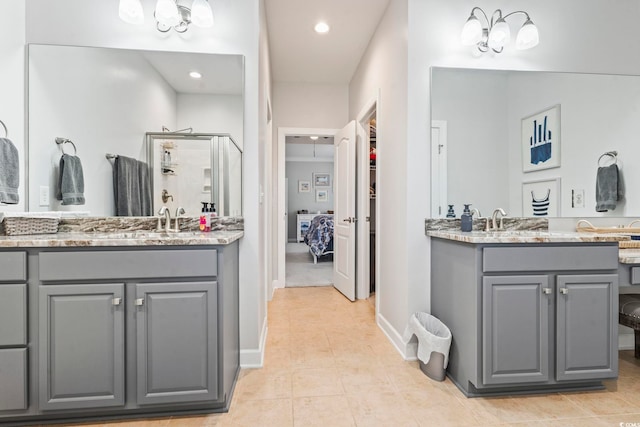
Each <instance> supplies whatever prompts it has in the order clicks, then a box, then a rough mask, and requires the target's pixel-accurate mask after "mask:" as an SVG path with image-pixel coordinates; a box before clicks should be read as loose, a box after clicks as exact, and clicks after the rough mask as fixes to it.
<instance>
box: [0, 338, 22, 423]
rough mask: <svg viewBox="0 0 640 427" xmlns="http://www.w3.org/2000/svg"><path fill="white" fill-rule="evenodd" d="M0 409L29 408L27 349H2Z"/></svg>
mask: <svg viewBox="0 0 640 427" xmlns="http://www.w3.org/2000/svg"><path fill="white" fill-rule="evenodd" d="M0 396H2V399H0V411H12V410H20V409H27V349H26V348H9V349H4V350H0Z"/></svg>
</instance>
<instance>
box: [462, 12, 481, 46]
mask: <svg viewBox="0 0 640 427" xmlns="http://www.w3.org/2000/svg"><path fill="white" fill-rule="evenodd" d="M460 40H461V41H462V44H463V45H465V46H473V45H475V44H478V42H480V41H481V40H482V24H481V23H480V21H479V20H478V18H476V16H475V15H471V16H470V17H469V19H467V22H466V23H465V24H464V27H462V33H461V34H460Z"/></svg>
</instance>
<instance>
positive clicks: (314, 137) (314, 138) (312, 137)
mask: <svg viewBox="0 0 640 427" xmlns="http://www.w3.org/2000/svg"><path fill="white" fill-rule="evenodd" d="M309 138H311V139H312V140H314V141H315V140H317V139H318V137H317V136H310V137H309Z"/></svg>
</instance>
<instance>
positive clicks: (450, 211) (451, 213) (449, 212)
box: [447, 205, 456, 218]
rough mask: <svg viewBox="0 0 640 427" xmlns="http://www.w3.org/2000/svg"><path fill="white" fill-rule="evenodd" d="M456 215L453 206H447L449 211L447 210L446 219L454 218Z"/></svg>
mask: <svg viewBox="0 0 640 427" xmlns="http://www.w3.org/2000/svg"><path fill="white" fill-rule="evenodd" d="M455 217H456V213H455V211H454V210H453V205H449V210H447V218H455Z"/></svg>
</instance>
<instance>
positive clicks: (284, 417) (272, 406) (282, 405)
mask: <svg viewBox="0 0 640 427" xmlns="http://www.w3.org/2000/svg"><path fill="white" fill-rule="evenodd" d="M231 416H232V418H231V424H229V425H231V426H236V427H245V426H246V427H274V426H277V427H292V426H293V407H292V401H291V399H268V400H255V401H240V402H238V404H237V405H236V407H235V408H234V409H233V411H232V413H231Z"/></svg>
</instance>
